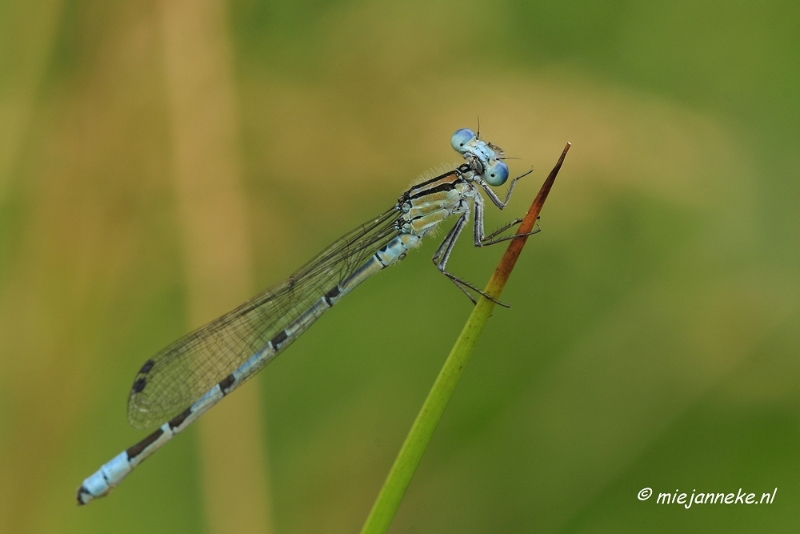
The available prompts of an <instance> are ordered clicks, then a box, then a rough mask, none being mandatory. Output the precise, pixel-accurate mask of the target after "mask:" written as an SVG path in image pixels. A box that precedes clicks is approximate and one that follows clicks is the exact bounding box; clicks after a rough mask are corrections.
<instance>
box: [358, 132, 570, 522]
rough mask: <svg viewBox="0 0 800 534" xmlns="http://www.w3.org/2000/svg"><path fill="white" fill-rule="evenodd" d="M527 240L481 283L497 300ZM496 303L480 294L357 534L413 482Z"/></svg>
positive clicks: (532, 213)
mask: <svg viewBox="0 0 800 534" xmlns="http://www.w3.org/2000/svg"><path fill="white" fill-rule="evenodd" d="M569 147H570V144H569V143H567V146H566V147H565V148H564V151H563V152H562V153H561V157H560V158H559V160H558V163H556V166H555V167H553V170H552V171H550V174H549V175H548V176H547V179H546V180H545V181H544V184H543V185H542V187H541V189H540V190H539V194H538V195H536V198H535V199H534V201H533V204H531V207H530V209H529V210H528V213H527V214H526V215H525V218H524V219H523V220H522V222H521V223H520V226H519V229H518V230H517V234H526V233H529V232H530V231H531V230H533V226H534V224H536V219H537V218H538V217H539V212H540V211H541V210H542V206H543V205H544V202H545V200H546V199H547V195H548V193H549V192H550V188H551V187H552V186H553V182H554V181H555V179H556V176H557V175H558V171H559V170H560V169H561V164H562V163H563V162H564V158H565V157H566V155H567V151H568V150H569ZM526 240H527V236H525V237H520V238H517V239H512V240H511V243H510V244H509V246H508V249H507V250H506V252H505V254H504V255H503V258H502V259H501V260H500V263H499V264H498V266H497V269H495V271H494V274H493V275H492V278H491V279H490V280H489V283H488V285H487V286H486V289H485V293H486V294H488V295H490V296H491V297H492V298H493V299H495V300H496V299H498V298H499V297H500V293H501V292H502V291H503V287H505V285H506V281H508V277H509V276H510V275H511V271H512V269H513V268H514V264H516V262H517V258H519V255H520V252H522V247H523V246H525V241H526ZM494 306H495V303H494V302H492V301H491V300H489V299H487V298H485V297H481V298H480V300H478V303H477V304H476V305H475V308H474V309H473V310H472V313H471V314H470V316H469V319H467V323H466V324H465V325H464V328H463V330H461V334H460V335H459V336H458V339H457V340H456V343H455V345H453V348H452V350H451V351H450V355H449V356H448V357H447V360H446V361H445V363H444V366H443V367H442V370H441V371H440V372H439V376H438V377H436V381H435V382H434V384H433V387H432V388H431V391H430V393H428V397H427V398H426V399H425V402H424V403H423V405H422V409H421V410H420V412H419V414H417V418H416V420H415V421H414V424H413V425H412V426H411V430H410V431H409V432H408V436H406V440H405V442H404V443H403V446H402V447H401V448H400V452H399V453H398V455H397V458H396V459H395V461H394V465H392V469H391V470H390V471H389V475H388V476H387V477H386V481H385V482H384V484H383V487H382V488H381V491H380V493H379V494H378V498H377V499H376V500H375V504H374V505H373V506H372V511H370V514H369V517H367V521H366V522H365V523H364V527H363V528H362V529H361V534H383V533H385V532H386V531H387V530H388V529H389V525H390V524H391V522H392V518H393V517H394V514H395V512H396V511H397V508H398V507H399V506H400V501H401V500H402V498H403V495H404V494H405V492H406V488H408V484H409V483H410V482H411V477H413V476H414V471H416V469H417V465H419V461H420V459H421V458H422V454H423V453H424V452H425V448H426V447H427V445H428V442H429V441H430V439H431V436H432V435H433V431H434V430H435V429H436V425H437V424H438V423H439V419H441V417H442V413H443V412H444V409H445V407H446V406H447V403H448V401H449V400H450V397H451V396H452V394H453V391H454V390H455V388H456V385H457V384H458V379H459V378H460V377H461V373H462V372H463V370H464V367H465V366H466V364H467V360H468V359H469V356H470V353H471V352H472V349H473V348H474V347H475V343H476V342H477V341H478V336H480V334H481V332H482V331H483V328H484V326H486V322H487V321H488V320H489V316H490V315H491V313H492V310H493V309H494Z"/></svg>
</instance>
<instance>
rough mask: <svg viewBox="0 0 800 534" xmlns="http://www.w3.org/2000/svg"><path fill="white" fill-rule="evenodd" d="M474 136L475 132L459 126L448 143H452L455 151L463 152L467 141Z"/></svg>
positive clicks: (465, 149)
mask: <svg viewBox="0 0 800 534" xmlns="http://www.w3.org/2000/svg"><path fill="white" fill-rule="evenodd" d="M474 138H475V132H473V131H472V130H470V129H469V128H461V129H460V130H457V131H456V133H454V134H453V137H451V138H450V144H451V145H453V148H454V149H455V151H456V152H458V153H460V154H463V153H464V152H466V151H467V145H468V144H469V142H470V141H472V140H473V139H474Z"/></svg>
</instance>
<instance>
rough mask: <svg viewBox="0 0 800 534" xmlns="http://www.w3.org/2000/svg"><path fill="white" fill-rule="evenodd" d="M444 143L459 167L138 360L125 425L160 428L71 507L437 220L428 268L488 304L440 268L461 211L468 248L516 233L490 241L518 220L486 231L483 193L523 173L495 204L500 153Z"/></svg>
mask: <svg viewBox="0 0 800 534" xmlns="http://www.w3.org/2000/svg"><path fill="white" fill-rule="evenodd" d="M451 144H452V146H453V148H454V149H455V150H456V151H457V152H459V153H460V154H461V155H462V156H463V157H464V159H465V160H466V163H464V164H462V165H460V166H458V167H457V168H455V169H452V170H450V171H448V172H446V173H444V174H441V175H439V176H436V177H435V178H431V179H429V180H426V181H423V182H422V183H420V184H417V185H415V186H414V187H412V188H411V189H409V190H408V191H406V192H405V193H403V194H402V195H401V196H400V198H399V200H398V201H397V203H396V204H395V205H394V206H393V207H392V208H391V209H389V210H388V211H386V212H384V213H383V214H381V215H379V216H378V217H377V218H375V219H373V220H371V221H369V222H367V223H365V224H362V225H361V226H359V227H357V228H356V229H355V230H353V231H351V232H349V233H347V234H345V235H344V236H343V237H341V238H340V239H339V240H337V241H336V242H334V243H333V244H332V245H331V246H329V247H328V248H326V249H325V250H323V251H322V252H321V253H319V254H318V255H317V256H316V257H315V258H314V259H313V260H311V261H310V262H309V263H307V264H306V265H305V266H303V267H302V268H301V269H300V270H298V271H297V272H295V273H294V274H293V275H291V276H290V277H289V278H288V279H287V280H285V281H284V282H282V283H280V284H278V285H276V286H274V287H271V288H269V289H267V290H266V291H264V292H263V293H261V294H260V295H257V296H256V297H254V298H253V299H251V300H249V301H247V302H245V303H244V304H242V305H241V306H239V307H238V308H236V309H235V310H233V311H231V312H229V313H227V314H225V315H223V316H222V317H220V318H219V319H217V320H215V321H213V322H211V323H209V324H207V325H205V326H203V327H202V328H200V329H198V330H196V331H194V332H192V333H191V334H189V335H187V336H186V337H184V338H182V339H179V340H178V341H176V342H175V343H173V344H172V345H170V346H168V347H167V348H165V349H164V350H162V351H161V352H159V353H158V354H156V355H155V356H154V357H152V358H150V359H149V360H147V361H146V362H145V363H144V365H143V366H142V368H141V369H140V370H139V373H138V374H137V375H136V380H134V382H133V386H132V388H131V392H130V396H129V397H128V419H129V420H130V422H131V424H132V425H133V426H134V427H137V428H148V427H152V426H155V425H156V424H161V426H160V427H159V428H158V429H157V430H156V431H155V432H153V433H152V434H150V435H149V436H147V437H146V438H145V439H143V440H142V441H140V442H139V443H137V444H136V445H134V446H132V447H130V448H129V449H127V450H125V451H123V452H122V453H120V454H119V455H117V456H115V457H114V458H113V459H111V460H110V461H109V462H108V463H106V464H105V465H103V466H102V467H101V468H100V469H99V470H98V471H97V472H96V473H94V474H93V475H91V476H90V477H89V478H87V479H86V480H84V481H83V484H82V485H81V487H80V488H78V504H86V503H88V502H90V501H92V500H93V499H96V498H98V497H103V496H105V495H106V494H108V492H109V491H111V490H112V489H113V488H114V487H116V486H117V485H118V484H119V483H120V482H122V480H123V479H124V478H125V477H126V476H127V475H128V473H130V472H131V470H132V469H133V468H134V467H136V466H137V465H139V464H140V463H141V462H142V461H143V460H144V459H145V458H147V457H148V456H150V455H151V454H153V453H154V452H155V451H156V450H158V449H159V448H161V446H163V445H164V444H165V443H166V442H168V441H169V440H170V439H172V437H173V436H175V434H177V433H178V432H181V431H182V430H183V429H185V428H186V427H187V426H189V425H190V424H191V423H192V422H193V421H194V420H195V419H197V418H198V417H200V415H202V414H203V413H204V412H205V411H206V410H208V409H209V408H211V407H212V406H214V405H215V404H216V403H217V402H219V401H220V400H222V398H223V397H224V396H225V395H227V394H229V393H230V392H231V391H233V390H234V389H236V388H237V387H239V386H240V385H241V384H242V383H244V382H245V381H246V380H247V379H248V378H250V377H251V376H253V375H254V374H255V373H257V372H258V371H259V370H260V369H261V368H262V367H264V366H265V365H266V364H267V363H269V362H271V361H272V360H273V359H274V358H275V357H276V356H277V355H278V354H280V353H281V351H283V349H285V348H286V347H288V346H289V345H290V344H291V343H292V341H294V340H295V339H297V337H298V336H299V335H300V334H302V333H303V332H304V331H305V330H306V329H307V328H308V327H309V326H311V325H312V324H313V323H314V321H316V320H317V319H318V318H319V317H320V316H321V315H322V314H323V313H324V312H325V311H326V310H328V309H329V308H331V307H332V306H333V305H334V304H336V303H337V302H338V301H339V300H340V299H341V298H342V297H344V296H345V295H346V294H347V293H349V292H350V291H352V290H353V288H355V287H356V286H357V285H359V284H360V283H361V282H363V281H364V280H366V279H367V278H369V277H370V276H372V275H373V274H375V273H377V272H378V271H380V270H382V269H385V268H386V267H388V266H390V265H393V264H395V263H397V262H398V261H400V260H402V259H403V258H404V257H405V256H406V253H407V252H408V251H409V250H410V249H412V248H415V247H417V246H419V244H420V242H421V240H422V238H423V237H425V236H426V235H428V234H430V233H431V232H432V231H433V230H434V229H435V228H436V227H437V226H438V225H439V224H440V223H442V222H443V221H444V220H445V219H448V218H450V217H452V216H457V217H458V218H457V220H456V223H455V225H454V226H453V228H452V229H451V230H450V232H449V233H448V234H447V236H446V237H445V238H444V241H442V244H441V245H440V246H439V248H438V249H436V253H435V254H434V255H433V263H434V264H435V265H436V267H437V268H438V269H439V271H440V272H441V273H442V274H444V275H445V276H446V277H448V278H449V279H450V280H452V281H453V283H455V285H456V286H457V287H458V288H459V289H461V290H462V291H463V292H464V293H466V295H467V296H468V297H469V298H470V300H472V302H473V303H474V302H476V300H475V297H474V296H473V294H472V293H471V292H474V293H475V294H476V295H483V296H485V297H487V298H491V297H488V295H484V294H483V292H482V291H481V290H480V289H478V288H477V287H475V286H474V285H472V284H470V283H468V282H466V281H465V280H462V279H461V278H458V277H456V276H454V275H453V274H451V273H449V272H447V270H446V267H447V260H448V259H449V258H450V253H451V252H452V250H453V247H454V246H455V243H456V240H457V239H458V237H459V235H461V232H462V231H463V230H464V227H465V226H466V224H467V222H468V220H469V215H470V209H471V208H470V205H472V209H474V211H475V216H474V227H473V237H474V244H475V246H476V247H482V246H487V245H491V244H494V243H498V242H500V241H505V240H507V239H513V238H515V237H520V236H519V235H514V236H505V237H498V236H501V234H502V233H503V232H504V231H506V230H508V229H509V228H511V227H513V226H514V225H516V224H519V222H520V219H516V220H514V221H511V222H510V223H508V224H506V225H505V226H503V227H502V228H500V229H499V230H497V231H496V232H493V233H491V234H489V235H485V233H484V224H483V215H484V199H483V195H482V193H483V194H485V195H486V196H487V197H488V198H489V200H490V201H491V202H492V204H494V205H495V206H497V207H498V208H499V209H501V210H502V209H504V208H505V207H506V205H507V204H508V201H509V200H510V198H511V194H512V193H513V191H514V186H515V185H516V183H517V180H519V179H520V178H522V177H523V176H525V175H526V174H528V173H529V172H530V171H528V173H525V174H523V175H522V176H519V177H517V178H514V179H513V180H512V181H511V185H510V186H509V188H508V193H507V194H506V198H505V200H500V198H499V197H498V196H497V195H496V194H495V193H494V191H492V189H491V188H490V187H489V186H500V185H503V184H504V183H505V182H506V180H508V166H507V165H506V164H505V162H504V161H503V151H502V150H501V149H500V148H499V147H497V146H495V145H493V144H491V143H489V142H486V141H483V140H481V139H480V138H479V135H477V134H476V133H475V132H473V131H472V130H469V129H466V128H464V129H461V130H458V131H457V132H456V133H455V134H453V137H452V139H451ZM537 231H538V230H537ZM533 233H535V232H533ZM523 235H529V234H523ZM164 421H166V422H164ZM162 423H163V424H162Z"/></svg>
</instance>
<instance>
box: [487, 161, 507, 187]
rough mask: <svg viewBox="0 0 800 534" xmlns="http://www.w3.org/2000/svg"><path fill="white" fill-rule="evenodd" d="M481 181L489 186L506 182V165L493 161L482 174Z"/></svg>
mask: <svg viewBox="0 0 800 534" xmlns="http://www.w3.org/2000/svg"><path fill="white" fill-rule="evenodd" d="M483 179H484V180H486V183H487V184H489V185H495V186H497V185H503V184H504V183H506V180H508V165H506V164H505V163H503V162H502V161H495V162H494V163H493V164H492V165H490V166H489V168H488V169H486V171H485V172H484V173H483Z"/></svg>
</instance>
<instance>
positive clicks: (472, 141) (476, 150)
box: [450, 128, 508, 186]
mask: <svg viewBox="0 0 800 534" xmlns="http://www.w3.org/2000/svg"><path fill="white" fill-rule="evenodd" d="M450 144H451V145H453V148H454V149H455V150H456V152H458V153H459V154H461V155H463V156H464V159H466V160H467V162H468V163H469V164H470V166H471V167H472V169H473V170H474V171H475V173H476V174H478V175H480V177H481V178H483V180H484V181H485V182H486V183H487V184H489V185H492V186H498V185H503V184H504V183H506V180H508V165H506V164H505V163H504V162H502V161H501V160H500V159H499V158H501V157H503V151H502V150H501V149H500V147H498V146H495V145H493V144H491V143H488V142H485V141H482V140H480V139H478V136H477V135H476V134H475V132H473V131H472V130H470V129H469V128H461V129H460V130H457V131H456V133H454V134H453V137H451V138H450Z"/></svg>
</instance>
